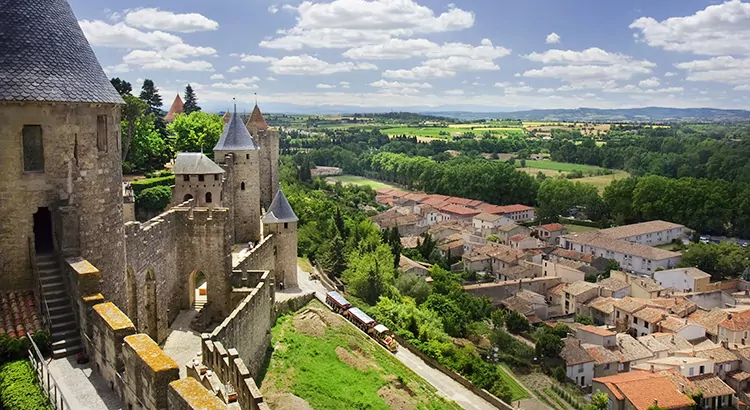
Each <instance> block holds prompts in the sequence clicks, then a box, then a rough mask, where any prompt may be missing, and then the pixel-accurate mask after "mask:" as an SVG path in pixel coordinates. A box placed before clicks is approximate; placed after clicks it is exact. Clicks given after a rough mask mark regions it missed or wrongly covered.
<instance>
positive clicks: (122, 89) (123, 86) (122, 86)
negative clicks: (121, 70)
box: [109, 77, 133, 96]
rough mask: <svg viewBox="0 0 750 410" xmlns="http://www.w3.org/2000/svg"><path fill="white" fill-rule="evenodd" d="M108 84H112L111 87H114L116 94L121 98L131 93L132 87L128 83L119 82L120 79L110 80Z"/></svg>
mask: <svg viewBox="0 0 750 410" xmlns="http://www.w3.org/2000/svg"><path fill="white" fill-rule="evenodd" d="M109 82H111V83H112V86H114V87H115V90H117V92H118V93H120V95H122V96H126V95H130V92H131V91H133V86H132V85H131V84H130V83H129V82H127V81H125V80H121V79H120V77H115V78H112V79H110V80H109Z"/></svg>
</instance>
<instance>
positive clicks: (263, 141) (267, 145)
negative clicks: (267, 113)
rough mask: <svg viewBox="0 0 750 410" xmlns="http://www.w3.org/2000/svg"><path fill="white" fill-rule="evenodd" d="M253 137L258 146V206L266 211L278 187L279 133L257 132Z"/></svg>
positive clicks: (270, 131)
mask: <svg viewBox="0 0 750 410" xmlns="http://www.w3.org/2000/svg"><path fill="white" fill-rule="evenodd" d="M253 136H254V137H255V140H256V142H257V143H258V145H259V146H260V206H261V207H263V209H268V206H269V205H271V201H272V200H273V196H274V195H275V194H276V189H277V188H278V187H279V133H278V131H276V130H272V129H269V130H258V131H257V132H256V133H255V134H254V135H253Z"/></svg>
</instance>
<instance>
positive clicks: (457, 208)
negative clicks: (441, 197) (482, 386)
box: [438, 204, 480, 216]
mask: <svg viewBox="0 0 750 410" xmlns="http://www.w3.org/2000/svg"><path fill="white" fill-rule="evenodd" d="M438 209H439V210H440V211H442V212H447V213H449V214H454V215H471V216H474V215H479V214H480V212H479V211H478V210H476V209H471V208H467V207H465V206H462V205H453V204H450V205H445V206H442V207H439V208H438Z"/></svg>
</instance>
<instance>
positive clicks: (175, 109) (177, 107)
mask: <svg viewBox="0 0 750 410" xmlns="http://www.w3.org/2000/svg"><path fill="white" fill-rule="evenodd" d="M184 112H185V106H184V105H183V103H182V98H181V97H180V94H177V96H175V97H174V101H173V102H172V105H171V106H170V107H169V111H168V112H167V115H165V116H164V121H166V122H172V121H174V119H175V117H177V115H179V114H182V113H184Z"/></svg>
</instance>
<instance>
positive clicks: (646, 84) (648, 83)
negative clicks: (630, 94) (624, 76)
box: [638, 77, 661, 88]
mask: <svg viewBox="0 0 750 410" xmlns="http://www.w3.org/2000/svg"><path fill="white" fill-rule="evenodd" d="M660 84H661V83H660V82H659V79H658V78H656V77H651V78H647V79H645V80H641V81H640V82H639V83H638V86H639V87H641V88H656V87H658V86H659V85H660Z"/></svg>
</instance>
